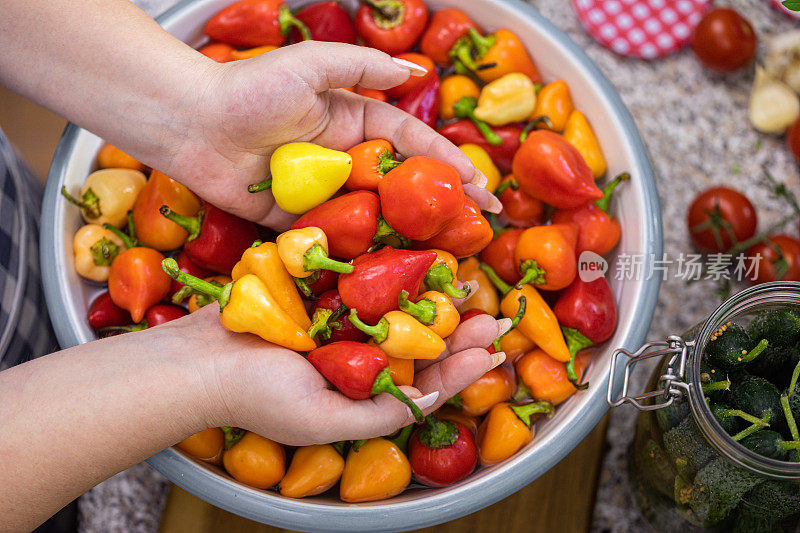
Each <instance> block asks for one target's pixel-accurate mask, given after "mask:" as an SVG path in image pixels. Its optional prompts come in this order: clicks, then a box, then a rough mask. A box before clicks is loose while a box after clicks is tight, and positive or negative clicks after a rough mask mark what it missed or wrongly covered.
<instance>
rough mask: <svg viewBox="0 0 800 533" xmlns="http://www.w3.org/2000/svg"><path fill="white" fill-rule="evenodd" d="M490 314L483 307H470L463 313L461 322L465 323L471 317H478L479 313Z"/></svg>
mask: <svg viewBox="0 0 800 533" xmlns="http://www.w3.org/2000/svg"><path fill="white" fill-rule="evenodd" d="M488 314H489V313H487V312H486V311H484V310H483V309H468V310H466V311H464V312H463V313H461V321H460V322H459V324H463V323H464V322H466V321H467V320H469V319H470V318H474V317H476V316H478V315H488Z"/></svg>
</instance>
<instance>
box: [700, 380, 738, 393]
mask: <svg viewBox="0 0 800 533" xmlns="http://www.w3.org/2000/svg"><path fill="white" fill-rule="evenodd" d="M700 387H701V388H702V389H703V393H704V394H705V393H709V392H714V391H718V390H728V389H730V388H731V380H730V379H729V378H727V377H726V378H725V380H724V381H710V382H708V383H703V384H701V385H700Z"/></svg>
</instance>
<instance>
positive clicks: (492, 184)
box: [459, 143, 501, 192]
mask: <svg viewBox="0 0 800 533" xmlns="http://www.w3.org/2000/svg"><path fill="white" fill-rule="evenodd" d="M459 148H460V149H461V151H462V152H464V153H465V154H467V157H469V160H470V161H472V164H473V165H475V168H477V169H478V170H480V171H481V172H482V173H483V175H484V176H486V190H487V191H489V192H494V190H495V189H497V186H498V185H500V178H501V176H500V171H499V170H497V167H496V166H495V164H494V162H493V161H492V158H491V157H490V156H489V154H488V153H487V152H486V150H484V149H483V148H481V147H480V146H478V145H477V144H472V143H467V144H462V145H461V146H459Z"/></svg>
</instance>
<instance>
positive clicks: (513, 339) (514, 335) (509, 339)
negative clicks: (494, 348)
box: [500, 328, 536, 362]
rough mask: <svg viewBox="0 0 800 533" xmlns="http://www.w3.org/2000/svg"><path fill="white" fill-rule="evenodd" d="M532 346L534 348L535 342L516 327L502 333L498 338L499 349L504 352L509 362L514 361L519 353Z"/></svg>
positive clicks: (521, 353)
mask: <svg viewBox="0 0 800 533" xmlns="http://www.w3.org/2000/svg"><path fill="white" fill-rule="evenodd" d="M534 348H536V343H535V342H533V341H532V340H530V339H529V338H528V337H526V336H525V335H523V334H522V333H521V332H519V331H517V330H516V328H515V329H512V330H511V331H509V332H508V333H506V334H505V335H503V337H502V338H501V339H500V351H501V352H505V354H506V358H507V359H508V360H509V361H511V362H514V361H516V360H517V359H518V358H519V357H520V356H521V355H524V354H526V353H528V352H529V351H531V350H533V349H534Z"/></svg>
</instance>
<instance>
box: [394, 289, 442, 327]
mask: <svg viewBox="0 0 800 533" xmlns="http://www.w3.org/2000/svg"><path fill="white" fill-rule="evenodd" d="M397 303H398V305H399V307H400V310H401V311H403V312H405V313H408V314H409V315H411V316H413V317H414V318H416V319H417V321H419V322H420V323H421V324H425V325H426V326H430V325H431V324H433V321H434V320H435V319H436V304H435V303H433V302H432V301H431V300H429V299H428V298H423V299H421V300H420V301H418V302H412V301H410V300H409V299H408V291H403V292H401V293H400V295H399V296H398V297H397Z"/></svg>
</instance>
